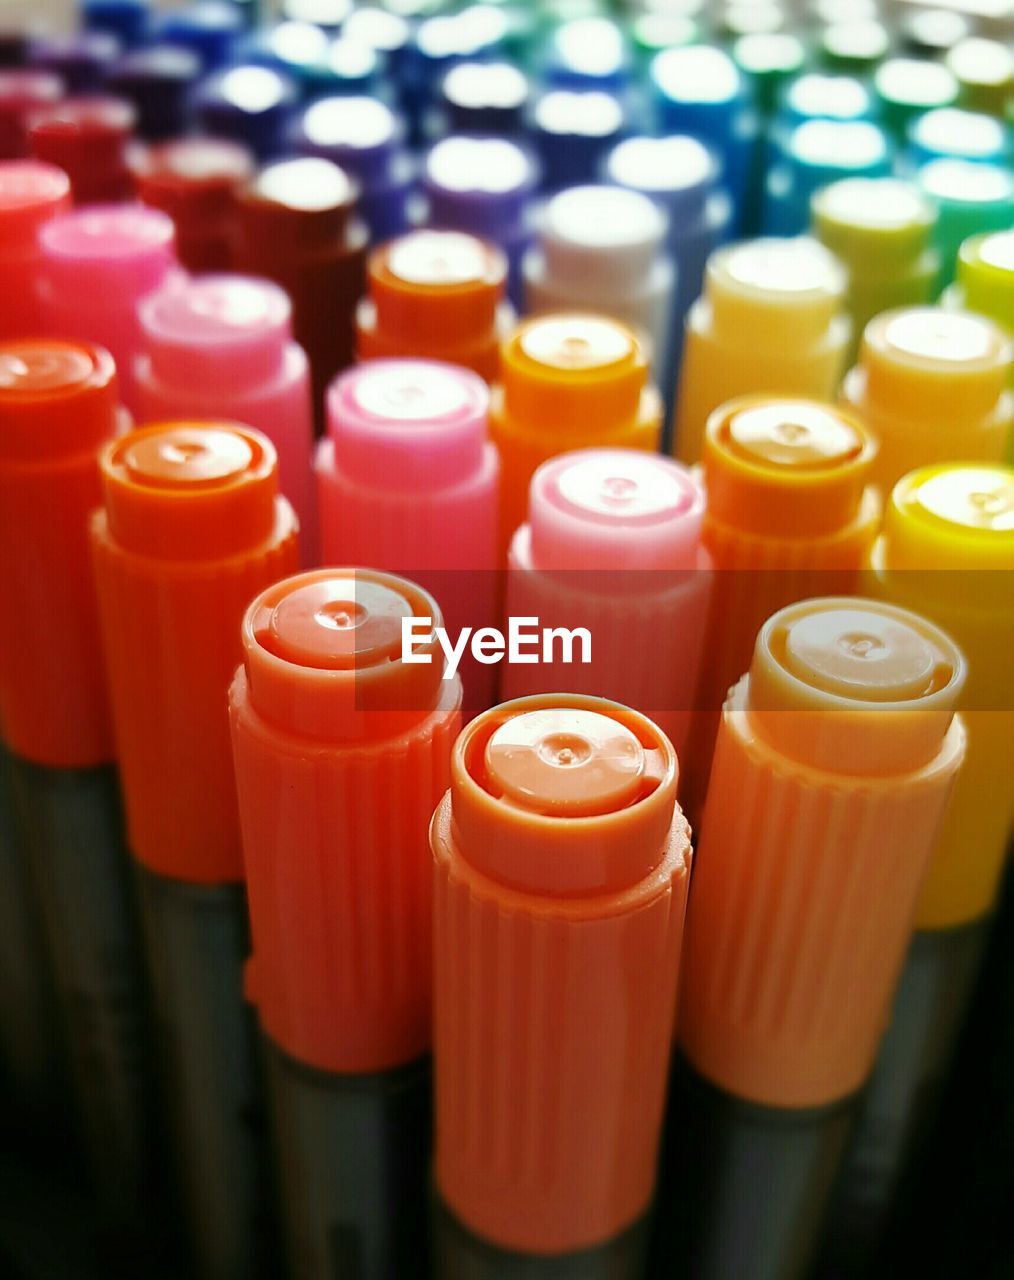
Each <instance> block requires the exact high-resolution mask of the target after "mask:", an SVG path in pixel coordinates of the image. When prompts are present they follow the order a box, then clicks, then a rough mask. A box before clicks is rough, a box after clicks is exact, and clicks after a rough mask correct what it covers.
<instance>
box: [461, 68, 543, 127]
mask: <svg viewBox="0 0 1014 1280" xmlns="http://www.w3.org/2000/svg"><path fill="white" fill-rule="evenodd" d="M531 96H532V86H531V81H530V80H529V79H528V77H527V76H526V75H525V73H524V72H523V71H521V70H520V69H519V68H518V67H516V66H515V65H514V64H513V63H512V62H461V63H459V64H458V65H457V66H456V67H453V68H452V69H451V70H450V71H448V73H447V75H446V76H444V81H443V85H442V86H441V91H440V101H441V106H442V108H443V115H444V119H445V121H446V123H447V128H448V131H449V132H451V133H482V134H495V133H500V134H508V133H519V132H520V131H521V129H522V127H523V125H524V119H525V112H526V110H527V108H528V104H529V102H530V101H531Z"/></svg>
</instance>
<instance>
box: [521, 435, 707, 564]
mask: <svg viewBox="0 0 1014 1280" xmlns="http://www.w3.org/2000/svg"><path fill="white" fill-rule="evenodd" d="M703 517H704V491H703V489H702V488H701V486H700V484H699V483H698V482H697V480H696V479H695V478H694V476H693V475H692V474H691V472H689V471H688V470H687V469H686V468H685V467H682V466H680V464H679V463H678V462H673V461H672V460H671V459H669V458H661V457H657V456H655V455H654V454H649V453H641V452H640V451H636V450H632V449H579V450H576V451H575V452H573V453H564V454H561V455H560V456H559V457H557V458H553V459H552V460H551V461H549V462H545V463H543V464H542V466H541V467H539V469H538V470H537V471H536V472H535V475H534V476H533V477H532V484H531V490H530V493H529V504H528V524H529V529H530V531H531V557H532V563H533V564H534V565H535V567H536V568H538V569H548V570H551V569H589V570H604V571H607V572H608V571H613V570H625V569H630V570H635V571H638V572H641V571H644V572H650V571H659V572H664V571H667V570H673V571H680V570H686V569H693V568H695V567H696V565H697V563H698V557H699V550H700V534H701V524H702V522H703Z"/></svg>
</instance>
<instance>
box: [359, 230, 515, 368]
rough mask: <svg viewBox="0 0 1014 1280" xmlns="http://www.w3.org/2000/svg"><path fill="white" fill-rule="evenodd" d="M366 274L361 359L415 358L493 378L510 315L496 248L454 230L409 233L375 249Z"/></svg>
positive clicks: (501, 259)
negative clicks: (455, 365)
mask: <svg viewBox="0 0 1014 1280" xmlns="http://www.w3.org/2000/svg"><path fill="white" fill-rule="evenodd" d="M367 272H368V297H367V299H366V300H365V301H364V302H363V304H362V305H361V306H360V309H359V316H358V348H359V356H360V359H371V358H373V357H378V356H399V355H415V356H423V357H426V358H429V359H436V360H440V359H443V360H448V361H450V362H452V363H454V364H464V365H467V366H468V367H469V368H471V369H474V370H475V372H476V373H478V374H479V375H480V376H482V377H485V378H487V379H491V378H492V377H493V376H494V375H495V373H496V369H497V363H498V361H497V346H498V343H499V340H500V338H501V336H502V333H503V331H504V330H505V329H506V327H507V326H508V325H509V323H510V319H511V316H512V313H511V312H510V310H509V308H508V307H506V304H504V302H503V295H504V290H505V288H506V281H507V259H506V257H505V255H504V254H503V252H502V250H500V249H498V248H496V246H494V245H492V244H489V243H487V242H486V241H484V240H479V239H477V238H476V237H475V236H470V235H467V234H465V233H464V232H460V231H413V232H410V233H409V234H408V235H406V236H401V237H399V238H398V239H397V240H393V241H391V242H390V243H389V244H386V245H383V246H381V248H379V249H377V250H375V251H374V252H373V254H372V255H371V257H370V260H369V264H368V268H367Z"/></svg>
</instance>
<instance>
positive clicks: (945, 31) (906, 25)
mask: <svg viewBox="0 0 1014 1280" xmlns="http://www.w3.org/2000/svg"><path fill="white" fill-rule="evenodd" d="M970 33H971V25H970V22H969V19H968V18H966V17H965V15H964V14H962V13H957V12H956V11H955V10H953V9H916V10H915V12H914V13H911V14H909V15H908V16H907V17H906V18H905V19H904V20H903V21H902V24H901V31H900V33H899V34H900V36H901V41H902V44H903V46H904V47H905V48H906V49H907V50H908V51H909V52H910V53H914V54H915V55H916V56H917V57H922V58H940V57H943V56H944V55H945V54H946V53H947V52H948V51H949V50H950V49H953V47H954V46H955V45H956V44H958V43H959V42H960V41H962V40H964V39H966V38H967V37H968V36H969V34H970Z"/></svg>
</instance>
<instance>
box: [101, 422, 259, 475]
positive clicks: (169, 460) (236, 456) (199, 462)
mask: <svg viewBox="0 0 1014 1280" xmlns="http://www.w3.org/2000/svg"><path fill="white" fill-rule="evenodd" d="M116 453H117V454H118V455H119V456H118V457H116V458H115V461H116V462H118V463H119V464H120V465H121V466H122V467H123V468H124V470H125V472H126V474H127V476H128V477H129V479H130V480H131V481H133V483H134V484H136V485H139V486H141V487H143V488H146V489H154V490H162V491H165V490H170V491H171V490H180V489H182V490H195V489H211V488H218V487H223V486H226V485H229V484H231V483H233V482H235V481H237V480H239V479H241V478H242V477H243V476H245V475H247V474H249V473H250V472H252V471H254V470H256V469H257V467H258V466H259V465H260V464H261V462H262V460H263V459H262V451H261V449H260V446H259V444H258V443H257V441H256V440H255V439H254V437H253V436H250V435H246V434H241V433H240V432H238V431H233V430H228V429H224V428H215V427H211V426H201V427H187V426H171V427H166V428H165V429H164V430H163V431H159V432H152V433H138V434H136V435H132V436H128V437H127V438H126V439H125V440H124V441H123V442H122V444H121V445H120V446H119V448H118V449H117V450H116Z"/></svg>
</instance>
